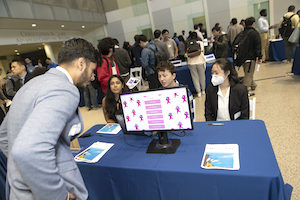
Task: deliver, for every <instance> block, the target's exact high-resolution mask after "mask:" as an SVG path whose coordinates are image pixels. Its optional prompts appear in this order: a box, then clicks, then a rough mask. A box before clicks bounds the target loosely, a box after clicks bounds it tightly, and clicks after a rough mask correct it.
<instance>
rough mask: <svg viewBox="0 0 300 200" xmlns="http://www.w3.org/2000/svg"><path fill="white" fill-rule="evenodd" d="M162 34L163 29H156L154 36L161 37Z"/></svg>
mask: <svg viewBox="0 0 300 200" xmlns="http://www.w3.org/2000/svg"><path fill="white" fill-rule="evenodd" d="M160 35H161V31H160V30H155V31H154V38H159V36H160Z"/></svg>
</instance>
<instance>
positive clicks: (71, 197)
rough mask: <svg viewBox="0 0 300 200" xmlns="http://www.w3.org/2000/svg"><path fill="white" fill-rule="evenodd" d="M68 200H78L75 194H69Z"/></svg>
mask: <svg viewBox="0 0 300 200" xmlns="http://www.w3.org/2000/svg"><path fill="white" fill-rule="evenodd" d="M66 200H76V197H75V195H74V194H72V193H70V192H68V194H67V197H66Z"/></svg>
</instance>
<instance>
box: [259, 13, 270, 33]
mask: <svg viewBox="0 0 300 200" xmlns="http://www.w3.org/2000/svg"><path fill="white" fill-rule="evenodd" d="M257 28H258V32H259V33H267V32H268V31H269V22H268V20H267V19H266V17H264V16H261V17H260V18H259V19H258V20H257Z"/></svg>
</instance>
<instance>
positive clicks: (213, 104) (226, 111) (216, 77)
mask: <svg viewBox="0 0 300 200" xmlns="http://www.w3.org/2000/svg"><path fill="white" fill-rule="evenodd" d="M211 74H212V79H211V82H212V84H210V85H209V86H208V87H207V89H206V100H205V119H206V121H228V120H237V119H249V99H248V91H247V87H246V86H244V85H242V84H240V83H239V78H238V75H237V72H236V71H235V69H233V67H232V63H231V62H230V61H229V60H228V59H226V58H219V59H217V60H216V61H215V63H214V65H213V67H212V70H211Z"/></svg>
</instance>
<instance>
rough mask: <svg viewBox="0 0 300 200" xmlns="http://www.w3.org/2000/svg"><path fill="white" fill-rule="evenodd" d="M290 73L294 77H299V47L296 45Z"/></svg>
mask: <svg viewBox="0 0 300 200" xmlns="http://www.w3.org/2000/svg"><path fill="white" fill-rule="evenodd" d="M292 71H293V73H294V74H295V75H300V46H299V45H297V47H296V51H295V58H294V62H293V69H292Z"/></svg>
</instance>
